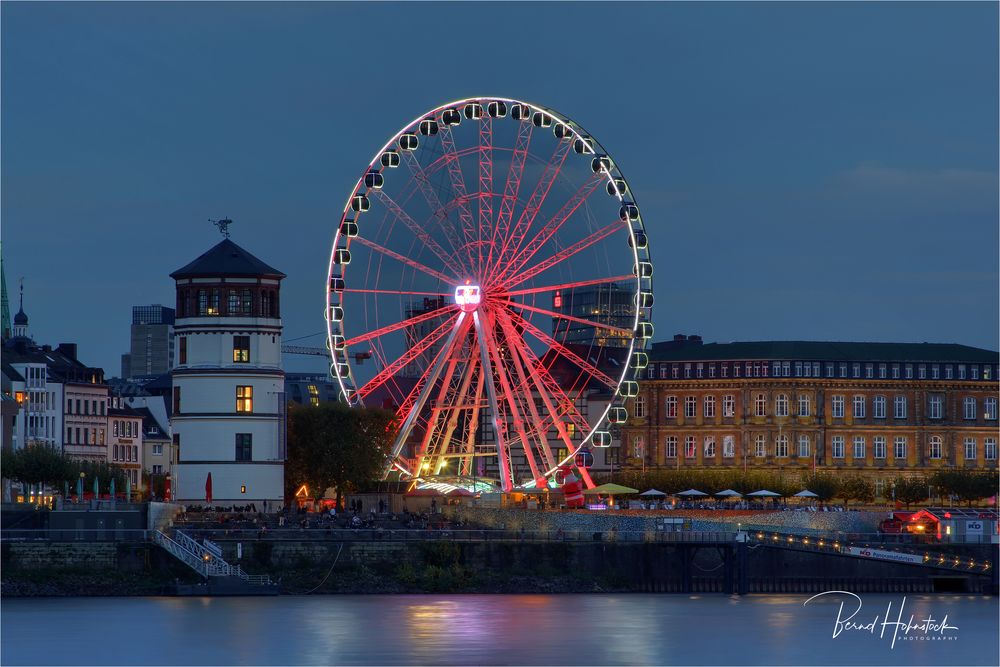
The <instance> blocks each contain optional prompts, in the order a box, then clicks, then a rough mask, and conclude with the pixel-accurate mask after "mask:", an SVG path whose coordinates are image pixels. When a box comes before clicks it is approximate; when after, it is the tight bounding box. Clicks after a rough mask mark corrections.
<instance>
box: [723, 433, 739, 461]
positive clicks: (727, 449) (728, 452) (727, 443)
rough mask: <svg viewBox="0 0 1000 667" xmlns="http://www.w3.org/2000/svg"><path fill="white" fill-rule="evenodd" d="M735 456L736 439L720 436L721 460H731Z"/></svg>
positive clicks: (729, 436)
mask: <svg viewBox="0 0 1000 667" xmlns="http://www.w3.org/2000/svg"><path fill="white" fill-rule="evenodd" d="M734 456H736V438H735V437H734V436H731V435H724V436H722V458H724V459H731V458H733V457H734Z"/></svg>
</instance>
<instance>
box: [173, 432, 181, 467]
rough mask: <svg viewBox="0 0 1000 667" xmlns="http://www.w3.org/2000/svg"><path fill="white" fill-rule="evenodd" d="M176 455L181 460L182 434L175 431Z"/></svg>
mask: <svg viewBox="0 0 1000 667" xmlns="http://www.w3.org/2000/svg"><path fill="white" fill-rule="evenodd" d="M174 456H176V457H177V459H176V460H178V461H180V460H181V434H180V433H174Z"/></svg>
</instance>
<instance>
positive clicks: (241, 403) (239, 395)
mask: <svg viewBox="0 0 1000 667" xmlns="http://www.w3.org/2000/svg"><path fill="white" fill-rule="evenodd" d="M236 412H253V387H252V386H249V385H239V386H237V387H236Z"/></svg>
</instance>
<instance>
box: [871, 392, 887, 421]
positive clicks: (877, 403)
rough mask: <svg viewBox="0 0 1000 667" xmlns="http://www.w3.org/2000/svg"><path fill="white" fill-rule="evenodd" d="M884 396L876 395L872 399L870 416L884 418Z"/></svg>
mask: <svg viewBox="0 0 1000 667" xmlns="http://www.w3.org/2000/svg"><path fill="white" fill-rule="evenodd" d="M885 404H886V400H885V396H876V397H875V398H873V399H872V417H874V418H875V419H885Z"/></svg>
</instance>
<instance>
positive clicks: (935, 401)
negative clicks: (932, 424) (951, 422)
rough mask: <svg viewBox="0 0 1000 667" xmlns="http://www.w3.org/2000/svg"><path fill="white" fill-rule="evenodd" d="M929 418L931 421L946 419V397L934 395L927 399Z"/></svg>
mask: <svg viewBox="0 0 1000 667" xmlns="http://www.w3.org/2000/svg"><path fill="white" fill-rule="evenodd" d="M927 417H928V418H929V419H942V418H943V417H944V397H943V396H941V395H940V394H934V395H932V396H930V397H929V398H928V399H927Z"/></svg>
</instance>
